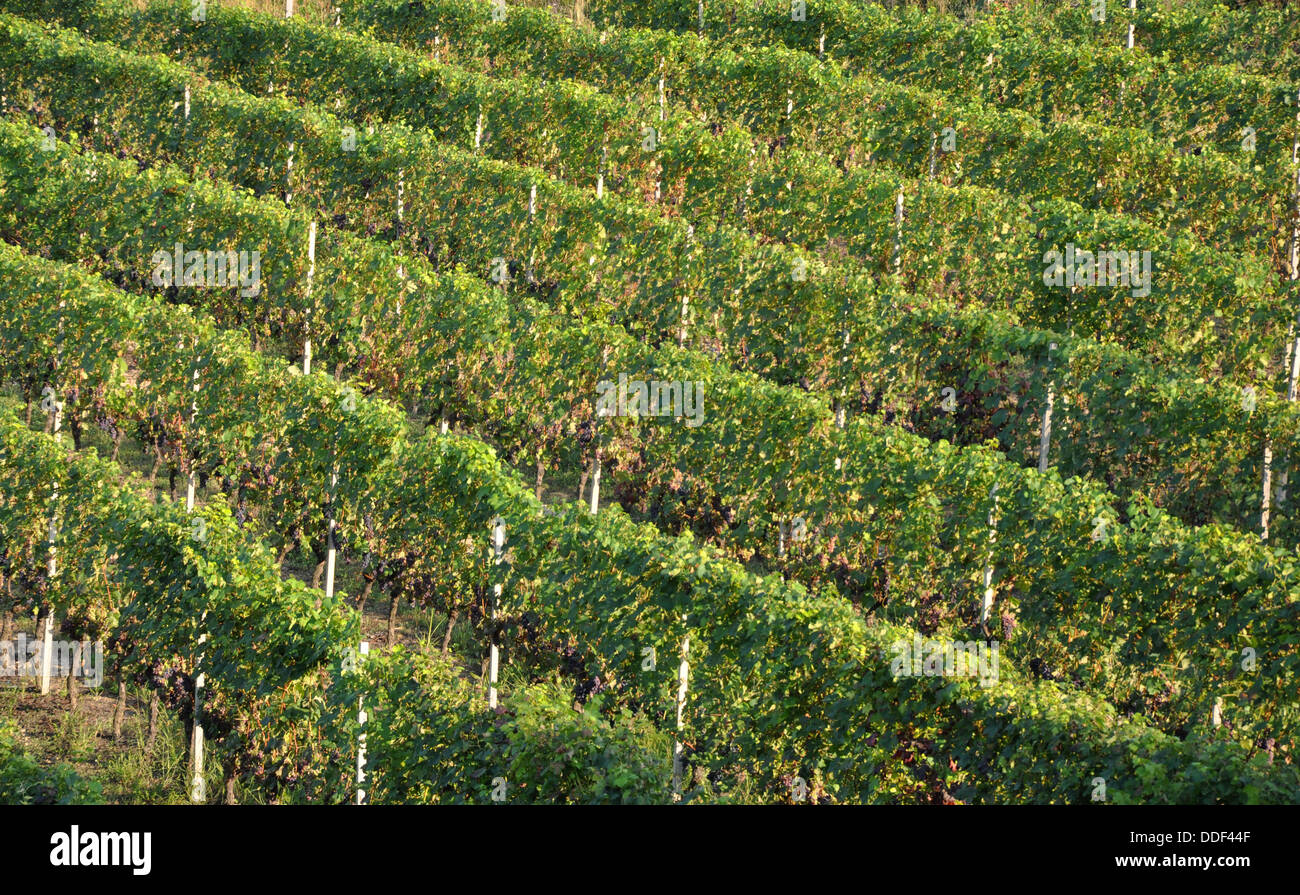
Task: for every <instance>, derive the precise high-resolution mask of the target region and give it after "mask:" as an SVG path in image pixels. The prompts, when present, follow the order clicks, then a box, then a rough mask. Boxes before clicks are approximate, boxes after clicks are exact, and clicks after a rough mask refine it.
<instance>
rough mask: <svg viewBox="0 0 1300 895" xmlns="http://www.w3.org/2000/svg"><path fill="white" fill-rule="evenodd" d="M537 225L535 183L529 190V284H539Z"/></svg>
mask: <svg viewBox="0 0 1300 895" xmlns="http://www.w3.org/2000/svg"><path fill="white" fill-rule="evenodd" d="M536 223H537V184H536V183H535V182H534V183H532V184H530V185H529V188H528V282H529V283H536V282H537V272H536V270H535V265H536V261H537V247H536V242H537V240H536V239H535V238H534V236H533V227H534V226H535V225H536Z"/></svg>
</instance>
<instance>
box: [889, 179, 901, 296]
mask: <svg viewBox="0 0 1300 895" xmlns="http://www.w3.org/2000/svg"><path fill="white" fill-rule="evenodd" d="M891 266H892V267H893V269H894V274H895V275H897V274H899V273H901V272H902V269H903V187H902V186H901V185H900V186H899V188H898V198H897V199H895V200H894V257H893V261H892V265H891Z"/></svg>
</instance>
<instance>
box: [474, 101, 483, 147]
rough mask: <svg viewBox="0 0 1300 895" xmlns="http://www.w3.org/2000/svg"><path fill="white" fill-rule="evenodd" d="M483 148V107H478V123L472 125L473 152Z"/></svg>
mask: <svg viewBox="0 0 1300 895" xmlns="http://www.w3.org/2000/svg"><path fill="white" fill-rule="evenodd" d="M482 148H483V106H482V105H480V106H479V107H478V121H477V122H475V124H474V152H475V153H477V152H478V151H479V150H480V149H482Z"/></svg>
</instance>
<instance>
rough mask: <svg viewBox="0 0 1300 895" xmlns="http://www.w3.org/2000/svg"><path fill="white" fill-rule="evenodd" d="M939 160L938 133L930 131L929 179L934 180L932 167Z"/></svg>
mask: <svg viewBox="0 0 1300 895" xmlns="http://www.w3.org/2000/svg"><path fill="white" fill-rule="evenodd" d="M938 161H939V135H938V134H936V133H934V132H933V131H931V132H930V179H931V180H934V169H935V166H936V164H937V163H938Z"/></svg>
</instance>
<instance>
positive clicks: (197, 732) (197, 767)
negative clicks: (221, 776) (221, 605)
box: [190, 612, 208, 804]
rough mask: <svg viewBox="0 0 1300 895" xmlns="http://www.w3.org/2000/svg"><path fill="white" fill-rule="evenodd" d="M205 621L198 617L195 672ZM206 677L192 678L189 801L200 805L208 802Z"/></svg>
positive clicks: (203, 642) (205, 637) (204, 616)
mask: <svg viewBox="0 0 1300 895" xmlns="http://www.w3.org/2000/svg"><path fill="white" fill-rule="evenodd" d="M206 620H207V613H206V612H204V613H203V614H202V615H200V616H199V627H200V633H199V643H198V647H199V657H198V662H197V663H196V666H195V667H196V670H197V669H198V668H201V667H202V666H203V659H204V652H203V647H204V645H206V644H207V642H208V635H207V632H206V631H204V630H202V629H203V628H204V627H205V625H204V622H206ZM206 683H207V675H205V674H203V672H201V671H200V672H199V673H198V675H197V676H196V677H195V678H194V726H193V729H192V731H191V733H190V801H191V802H194V803H196V804H201V803H203V802H206V801H207V800H208V786H207V781H206V780H205V779H204V778H203V688H204V686H205V684H206Z"/></svg>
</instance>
